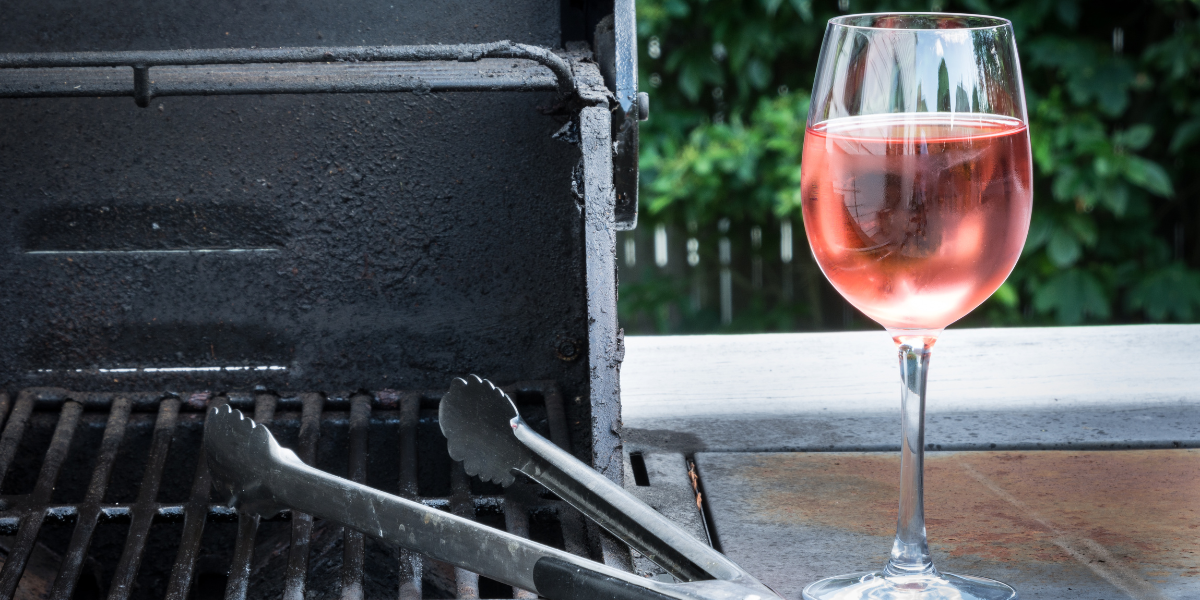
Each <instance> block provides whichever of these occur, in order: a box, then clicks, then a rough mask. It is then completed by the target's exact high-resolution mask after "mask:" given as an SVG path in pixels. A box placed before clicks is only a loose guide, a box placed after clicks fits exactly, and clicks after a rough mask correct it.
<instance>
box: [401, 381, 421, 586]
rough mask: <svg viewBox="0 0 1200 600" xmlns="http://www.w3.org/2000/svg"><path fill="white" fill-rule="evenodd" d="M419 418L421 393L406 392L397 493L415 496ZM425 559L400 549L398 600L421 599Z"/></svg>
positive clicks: (410, 497) (402, 402) (403, 405)
mask: <svg viewBox="0 0 1200 600" xmlns="http://www.w3.org/2000/svg"><path fill="white" fill-rule="evenodd" d="M420 418H421V396H420V395H419V394H415V393H413V394H406V395H404V396H403V397H402V398H401V399H400V495H401V496H403V497H405V498H408V499H410V500H415V499H416V498H417V423H418V422H419V421H420ZM424 574H425V562H424V561H423V560H422V558H421V555H419V554H417V553H415V552H411V551H408V550H401V551H400V600H421V578H422V576H424Z"/></svg>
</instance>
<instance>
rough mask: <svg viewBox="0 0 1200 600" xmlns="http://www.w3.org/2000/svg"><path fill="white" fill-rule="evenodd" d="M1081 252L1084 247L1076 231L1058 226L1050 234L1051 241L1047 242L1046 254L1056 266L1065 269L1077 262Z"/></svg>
mask: <svg viewBox="0 0 1200 600" xmlns="http://www.w3.org/2000/svg"><path fill="white" fill-rule="evenodd" d="M1081 254H1083V249H1082V248H1081V247H1080V245H1079V238H1078V237H1076V236H1075V234H1074V233H1072V232H1070V231H1068V230H1066V229H1058V228H1056V229H1055V230H1054V233H1051V234H1050V243H1048V244H1046V256H1047V257H1048V258H1049V259H1050V262H1052V263H1054V266H1056V267H1058V268H1060V269H1065V268H1067V267H1069V266H1071V265H1073V264H1075V261H1077V260H1079V256H1080V255H1081Z"/></svg>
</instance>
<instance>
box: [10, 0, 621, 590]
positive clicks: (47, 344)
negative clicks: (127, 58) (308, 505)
mask: <svg viewBox="0 0 1200 600" xmlns="http://www.w3.org/2000/svg"><path fill="white" fill-rule="evenodd" d="M627 4H628V5H629V10H632V3H631V2H630V3H627ZM3 11H4V18H3V19H0V54H5V53H7V55H11V53H29V52H39V53H42V52H60V53H61V52H77V51H162V50H172V49H181V48H242V49H250V51H253V49H255V48H260V49H261V48H274V47H298V46H328V47H331V48H332V47H347V46H372V45H387V46H406V45H414V44H425V45H437V44H444V45H450V44H463V43H485V42H495V41H497V40H512V41H513V42H517V43H520V44H527V45H530V46H537V47H544V48H551V49H555V52H556V53H557V54H558V56H559V57H560V59H561V60H562V61H565V62H566V63H567V64H569V65H570V72H571V74H572V77H573V80H572V81H570V82H569V83H570V85H573V86H575V90H574V92H573V93H571V94H563V93H561V88H562V84H563V81H564V80H563V78H562V77H561V75H560V74H556V72H552V71H551V70H550V69H547V68H546V67H545V62H544V61H543V63H542V64H539V63H538V62H537V61H534V60H525V59H516V58H514V59H499V58H489V59H484V60H482V61H471V60H470V59H465V60H467V62H456V61H453V60H449V61H448V60H441V61H436V62H428V61H427V62H426V63H421V64H416V65H409V66H403V67H401V66H395V68H392V67H391V66H388V67H386V68H385V67H383V66H377V65H379V63H374V62H366V63H356V64H346V63H343V62H337V63H333V62H331V63H329V64H324V63H320V64H311V63H305V64H297V65H266V66H264V65H249V66H246V67H242V66H236V67H227V68H226V67H222V68H215V69H214V68H207V67H197V66H180V67H170V68H167V67H163V68H157V67H156V68H151V69H150V70H149V71H145V70H142V71H140V72H139V71H137V70H136V69H135V70H132V71H131V70H130V69H128V68H109V67H105V68H91V70H87V69H84V70H78V69H77V70H74V71H73V70H71V69H59V70H42V71H39V70H37V69H25V70H24V71H22V72H21V73H19V74H17V75H13V74H12V73H11V72H7V71H5V70H4V69H0V97H5V98H4V99H0V107H3V110H0V164H3V165H4V168H3V172H2V174H0V215H3V217H2V218H0V253H2V254H3V260H2V261H0V282H3V285H0V314H3V317H0V339H2V340H4V343H3V344H0V415H3V416H4V418H5V422H4V429H3V433H2V434H0V533H5V534H8V535H11V536H12V537H9V538H2V539H0V553H3V554H4V555H5V557H6V558H5V560H6V562H5V566H4V568H3V569H2V570H0V598H10V597H14V595H17V596H20V595H21V594H29V593H34V594H35V595H43V596H44V595H46V594H48V595H49V597H53V598H70V597H79V598H83V597H99V596H106V597H109V598H114V599H118V598H127V597H139V598H150V597H164V596H165V597H170V598H179V599H183V598H188V597H197V598H200V597H219V596H223V597H232V598H243V597H260V596H261V597H268V596H269V597H278V594H285V596H286V597H298V596H295V593H296V591H297V590H301V591H303V592H304V594H306V597H310V598H324V597H332V596H342V597H348V598H355V597H384V596H387V597H396V595H397V594H399V596H400V597H401V598H406V599H410V600H415V599H416V598H422V597H424V598H440V597H465V598H478V597H515V598H522V597H526V596H528V593H527V592H522V591H520V590H511V589H508V590H505V589H502V586H498V584H494V582H490V583H489V582H487V581H483V582H480V581H479V578H478V577H477V576H474V575H473V574H470V573H468V572H465V571H462V570H456V569H453V568H449V567H447V566H446V565H439V564H433V563H426V562H425V561H423V560H422V559H420V558H419V557H413V556H409V555H407V554H406V553H403V552H399V551H395V550H390V549H385V548H383V547H376V546H373V544H374V542H373V541H370V540H366V541H364V539H363V537H362V536H361V535H360V534H357V533H356V532H349V531H347V532H342V531H341V530H340V529H337V530H336V531H335V530H334V529H331V526H330V525H329V524H324V523H320V522H317V523H313V521H312V519H311V518H309V517H307V516H305V515H292V514H290V513H286V512H285V513H283V514H281V515H278V516H276V517H274V518H272V519H267V520H265V521H263V522H262V523H259V522H258V521H253V522H252V521H251V520H250V519H249V517H246V516H244V515H242V516H239V515H237V514H236V513H234V512H232V511H230V510H228V509H225V508H223V507H222V503H223V502H224V499H223V498H220V497H216V496H214V495H211V493H210V491H209V489H208V487H209V485H208V480H207V473H206V470H205V468H204V466H203V461H202V460H201V456H200V438H199V432H200V431H201V426H202V419H203V416H202V415H203V412H202V411H203V408H204V407H205V406H212V405H213V404H214V403H217V404H220V403H225V402H229V403H232V404H234V405H235V406H238V407H239V408H242V409H243V410H245V411H248V412H253V413H254V414H255V415H256V417H257V418H260V419H261V420H263V421H264V422H265V423H267V424H268V425H270V426H272V430H273V431H277V432H279V434H280V437H281V438H282V439H281V441H283V442H285V445H288V446H290V447H293V448H295V449H297V451H298V453H299V454H300V455H301V457H303V458H305V459H306V460H310V462H313V463H314V464H316V465H317V466H319V467H321V468H324V469H327V470H331V471H333V472H335V473H339V474H343V475H347V476H350V477H351V478H355V479H358V480H361V481H366V482H367V483H368V484H370V485H373V486H376V487H380V488H382V489H386V490H391V491H395V492H396V493H400V494H404V495H408V496H411V497H415V498H420V499H422V501H425V502H427V503H430V504H432V505H436V506H441V507H444V508H446V509H447V510H453V511H455V512H456V513H461V514H464V515H467V516H472V517H475V518H478V519H480V520H483V521H485V522H489V523H492V524H494V525H497V526H501V527H506V528H508V529H509V530H510V531H514V532H518V533H521V534H523V535H531V536H533V537H534V538H535V539H541V540H542V541H547V543H552V544H555V545H558V546H560V547H564V548H566V549H568V550H572V551H578V552H581V553H589V554H591V555H592V556H593V557H596V558H599V559H601V560H606V561H609V562H613V561H616V562H615V563H614V564H618V563H621V561H627V560H628V557H627V555H625V554H623V552H622V550H621V549H620V548H619V547H618V546H616V545H614V544H613V543H612V540H610V539H607V538H606V537H604V536H602V535H600V534H599V532H598V531H596V530H595V529H594V528H590V529H589V528H588V527H586V526H585V525H584V524H583V521H582V520H581V518H580V517H579V516H578V514H576V513H574V512H573V511H571V510H569V509H567V508H565V507H563V506H561V505H560V503H558V502H557V501H556V500H555V499H553V498H546V497H541V496H539V495H538V494H537V493H536V492H535V491H533V490H532V489H528V488H524V487H521V486H518V487H519V488H520V489H517V490H509V491H501V490H498V489H492V488H489V487H487V486H482V485H481V484H480V483H479V482H478V481H471V480H469V479H468V478H467V477H466V476H465V475H464V474H463V473H462V472H461V467H458V466H456V465H454V464H452V462H451V461H450V460H449V458H448V456H445V451H444V445H439V443H440V442H438V441H437V440H438V439H440V434H439V433H438V430H437V425H436V399H437V397H438V396H439V390H444V389H445V387H446V386H447V385H448V383H449V381H450V378H452V377H455V376H462V375H466V374H468V373H475V374H478V375H480V376H483V377H487V378H489V379H491V380H493V381H496V382H497V383H500V384H511V385H510V387H509V389H510V391H512V393H514V394H516V395H517V397H518V400H519V403H520V404H521V406H522V410H523V411H531V413H530V414H531V416H530V418H532V419H534V420H535V421H537V420H539V419H540V422H542V423H544V424H545V431H544V433H545V434H547V435H548V436H550V437H551V439H553V440H554V441H556V442H557V443H559V444H561V445H563V446H566V447H569V448H570V449H571V450H572V451H573V452H574V453H575V454H576V455H577V456H579V457H580V458H581V459H584V460H585V461H587V462H589V463H591V464H592V465H594V466H595V467H596V468H598V469H599V470H601V471H602V472H604V473H605V474H607V475H609V476H610V477H612V478H613V479H616V480H618V481H619V480H620V479H621V477H622V462H621V451H620V441H619V439H618V437H617V433H616V432H617V431H618V429H619V415H620V400H619V392H618V384H617V381H618V380H617V376H618V369H619V366H620V361H621V358H622V351H621V340H620V332H619V330H618V329H617V324H616V310H615V308H616V306H615V300H616V279H615V265H614V261H613V257H614V255H615V229H616V223H615V220H614V205H615V203H616V194H614V192H613V143H612V142H613V121H612V118H611V117H610V108H609V104H610V101H611V99H612V95H611V93H610V92H609V91H608V90H606V89H605V87H604V83H603V79H602V77H601V75H600V70H599V68H598V67H597V65H596V64H595V62H594V61H593V59H592V58H591V57H590V53H589V46H588V45H587V43H588V40H587V38H588V37H590V34H591V32H593V31H595V27H596V24H597V22H598V21H599V20H600V18H601V17H602V16H604V15H606V14H609V13H611V12H613V3H612V2H611V1H610V2H607V3H605V2H587V1H577V0H570V1H564V2H561V3H560V2H558V1H557V0H518V1H515V2H505V3H494V2H456V3H425V2H410V1H390V2H372V3H368V4H364V5H361V6H358V5H356V6H353V7H349V6H345V5H338V4H330V3H324V2H316V1H311V0H301V1H292V2H266V3H261V2H260V3H249V2H233V3H219V4H218V3H204V2H200V3H164V4H154V5H147V4H145V3H139V2H132V1H131V0H118V1H117V2H106V3H94V2H82V1H63V0H51V1H50V2H38V3H32V2H22V3H17V4H16V5H7V6H5V7H4V9H3ZM564 46H565V47H568V48H569V49H570V50H569V51H568V50H563V49H562V48H564ZM330 60H331V61H332V60H333V59H332V58H331V59H330ZM404 64H408V63H404ZM222 69H225V70H222ZM389 69H390V70H389ZM367 71H370V73H367ZM139 73H140V75H139ZM364 73H366V74H364ZM156 74H157V77H158V79H156ZM60 75H61V77H60ZM142 75H147V76H146V77H145V78H144V79H139V77H140V76H142ZM5 77H8V79H4V78H5ZM14 77H15V78H16V79H13V78H14ZM21 77H25V79H23V80H22V79H21ZM205 77H208V80H207V81H209V83H206V84H204V85H192V84H191V83H189V82H190V81H191V80H192V79H193V78H199V79H204V78H205ZM214 77H215V79H214ZM272 77H280V78H282V79H283V80H286V81H284V83H283V84H280V85H282V87H279V86H278V85H277V84H276V83H273V82H274V81H276V80H274V79H271V78H272ZM12 81H17V83H15V84H14V83H11V82H12ZM31 81H32V82H33V83H30V82H31ZM76 81H79V82H82V84H81V85H82V87H83V88H85V89H84V91H88V90H93V91H92V92H89V94H84V92H73V90H79V89H80V87H77V86H75V85H73V84H75V83H76ZM212 81H217V83H212ZM364 81H366V82H367V83H363V82H364ZM22 82H24V83H22ZM430 82H432V83H430ZM225 85H228V86H230V87H229V89H224V88H222V87H221V86H225ZM129 86H133V89H134V91H135V93H134V95H135V96H136V97H137V100H138V104H139V105H141V104H147V106H146V108H138V107H137V106H135V103H134V102H130V98H128V97H97V96H112V95H115V94H117V92H116V91H114V90H128V89H129ZM139 86H140V87H139ZM153 86H159V89H160V90H166V89H168V88H170V89H174V90H176V91H178V90H184V92H180V93H186V94H188V96H186V97H175V96H170V97H153V95H152V94H151V93H149V92H148V90H150V89H152V88H153ZM171 86H174V87H171ZM189 86H191V87H189ZM239 86H240V87H239ZM272 86H275V87H272ZM289 86H290V87H289ZM489 86H491V87H489ZM234 88H237V89H238V90H241V91H231V90H234ZM284 88H286V89H284ZM556 88H558V89H559V91H556ZM17 89H20V90H23V91H21V92H20V93H17V92H13V91H12V90H17ZM481 89H486V90H491V91H479V90H481ZM30 90H33V91H32V92H30ZM138 90H140V91H138ZM189 90H190V91H189ZM264 90H265V91H267V92H270V93H249V92H262V91H264ZM297 90H301V91H307V92H312V93H295V92H296V91H297ZM397 90H403V92H398V91H397ZM280 91H284V92H291V93H285V94H278V92H280ZM110 92H112V93H110ZM347 92H388V93H347ZM120 93H122V94H124V95H126V96H128V95H129V94H128V93H127V92H124V91H123V92H120ZM39 95H40V96H47V97H36V96H39ZM60 96H79V97H60ZM613 104H614V105H615V103H613ZM633 135H634V137H633V138H632V139H634V140H635V141H636V132H634V134H633ZM634 156H635V158H636V155H634ZM634 185H636V179H634ZM634 206H635V207H636V204H635V205H634ZM514 382H515V383H514ZM522 382H524V383H522ZM397 445H398V447H396V446H397ZM393 471H395V472H393ZM422 482H423V483H422ZM430 486H432V487H430ZM514 507H515V508H514ZM80 536H83V537H80ZM176 548H177V550H175V549H176ZM301 556H303V557H304V558H303V559H301V558H299V557H301ZM335 556H336V559H335ZM622 556H624V558H622ZM372 561H374V562H372ZM380 561H382V562H380ZM372 564H377V565H390V566H389V567H387V568H384V567H379V568H378V569H373V568H371V565H372ZM47 565H49V566H47ZM322 569H324V570H322ZM376 575H378V577H376ZM255 582H257V583H255ZM30 590H33V591H30ZM39 590H40V591H39ZM364 590H365V591H364ZM389 590H390V591H389ZM287 594H292V596H287ZM363 594H365V596H364V595H363ZM523 594H524V595H523Z"/></svg>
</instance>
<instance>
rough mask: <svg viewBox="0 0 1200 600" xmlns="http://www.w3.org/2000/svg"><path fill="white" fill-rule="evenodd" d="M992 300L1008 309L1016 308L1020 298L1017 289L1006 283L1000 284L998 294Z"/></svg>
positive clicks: (993, 295)
mask: <svg viewBox="0 0 1200 600" xmlns="http://www.w3.org/2000/svg"><path fill="white" fill-rule="evenodd" d="M992 300H995V301H996V302H999V303H1000V304H1002V305H1004V306H1006V307H1008V308H1016V307H1017V302H1019V301H1020V297H1019V296H1018V295H1017V288H1015V287H1013V285H1012V284H1011V283H1009V282H1007V281H1006V282H1004V283H1002V284H1000V287H999V288H996V293H994V294H992Z"/></svg>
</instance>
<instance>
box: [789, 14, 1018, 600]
mask: <svg viewBox="0 0 1200 600" xmlns="http://www.w3.org/2000/svg"><path fill="white" fill-rule="evenodd" d="M1027 121H1028V118H1027V116H1026V114H1025V95H1024V91H1023V89H1022V84H1021V67H1020V63H1019V62H1018V60H1017V47H1016V43H1015V42H1014V40H1013V30H1012V24H1011V23H1009V22H1008V21H1007V20H1004V19H999V18H995V17H984V16H975V15H954V14H937V13H902V14H867V15H848V16H843V17H838V18H835V19H832V20H830V21H829V26H828V27H827V28H826V30H825V41H824V44H823V45H822V47H821V56H820V59H819V62H818V66H817V76H816V81H815V82H814V83H813V95H812V104H811V108H810V110H809V114H808V127H807V129H806V131H805V135H804V159H803V161H804V162H803V166H802V168H801V186H802V189H801V192H802V198H801V204H802V207H803V211H804V229H805V232H806V233H807V235H808V242H809V245H810V246H811V247H812V252H813V256H814V257H815V258H816V260H817V264H819V265H820V267H821V270H822V271H823V272H824V273H825V276H826V277H827V278H828V279H829V282H830V283H832V284H833V287H834V288H836V289H837V291H838V292H840V293H841V294H842V296H844V297H845V298H846V300H848V301H849V302H850V303H851V304H853V305H854V306H855V307H856V308H858V309H859V310H861V311H862V312H863V313H864V314H866V315H867V316H869V317H871V318H872V319H874V320H875V321H877V322H879V324H881V325H883V326H884V327H885V328H886V329H887V331H888V332H889V333H890V334H891V335H892V339H894V340H895V342H896V345H897V347H898V348H899V352H900V382H901V386H900V389H901V420H902V423H901V429H902V435H901V444H900V483H901V485H900V512H899V518H898V520H897V526H896V541H895V543H894V544H893V545H892V553H891V558H890V559H889V560H888V562H887V564H886V565H885V566H884V567H883V569H882V570H880V571H875V572H859V573H852V574H849V575H841V576H837V577H830V578H828V579H823V580H821V581H818V582H816V583H813V584H811V585H809V586H808V587H807V588H805V589H804V592H803V596H804V598H805V599H806V600H835V599H836V600H860V599H863V600H865V599H868V598H869V599H873V600H884V599H897V600H899V599H902V598H903V599H909V600H943V599H945V600H950V599H954V600H972V599H987V600H1008V599H1013V598H1016V597H1017V593H1016V592H1015V591H1014V590H1013V589H1012V588H1011V587H1009V586H1007V585H1005V584H1003V583H1000V582H998V581H993V580H991V579H983V578H979V577H970V576H965V575H953V574H949V573H941V572H939V571H938V570H937V569H936V568H935V567H934V565H933V560H932V559H931V558H930V555H929V545H928V543H927V542H926V539H925V509H924V500H923V485H924V481H923V472H924V471H923V458H924V457H923V446H924V443H925V376H926V373H927V369H928V367H929V356H930V350H931V349H932V348H933V345H934V342H936V341H937V338H938V335H939V334H940V333H941V332H942V330H943V329H945V327H946V326H947V325H949V324H951V323H953V322H955V321H957V320H958V319H960V318H962V317H963V316H964V315H966V314H967V313H968V312H970V311H971V310H972V309H974V308H975V307H976V306H979V304H980V303H982V302H983V301H984V300H986V299H987V298H988V297H989V296H991V295H992V294H993V293H994V292H995V291H996V289H997V288H999V287H1000V284H1002V283H1003V282H1004V279H1005V278H1006V277H1008V274H1009V273H1010V272H1011V271H1012V269H1013V266H1014V265H1015V264H1016V262H1017V257H1018V256H1020V254H1021V247H1022V246H1023V245H1024V244H1025V236H1026V233H1027V232H1028V229H1029V217H1030V210H1031V208H1032V202H1033V189H1032V179H1033V172H1032V171H1033V167H1032V159H1031V156H1030V150H1029V133H1028V130H1027V128H1026V124H1027Z"/></svg>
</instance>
